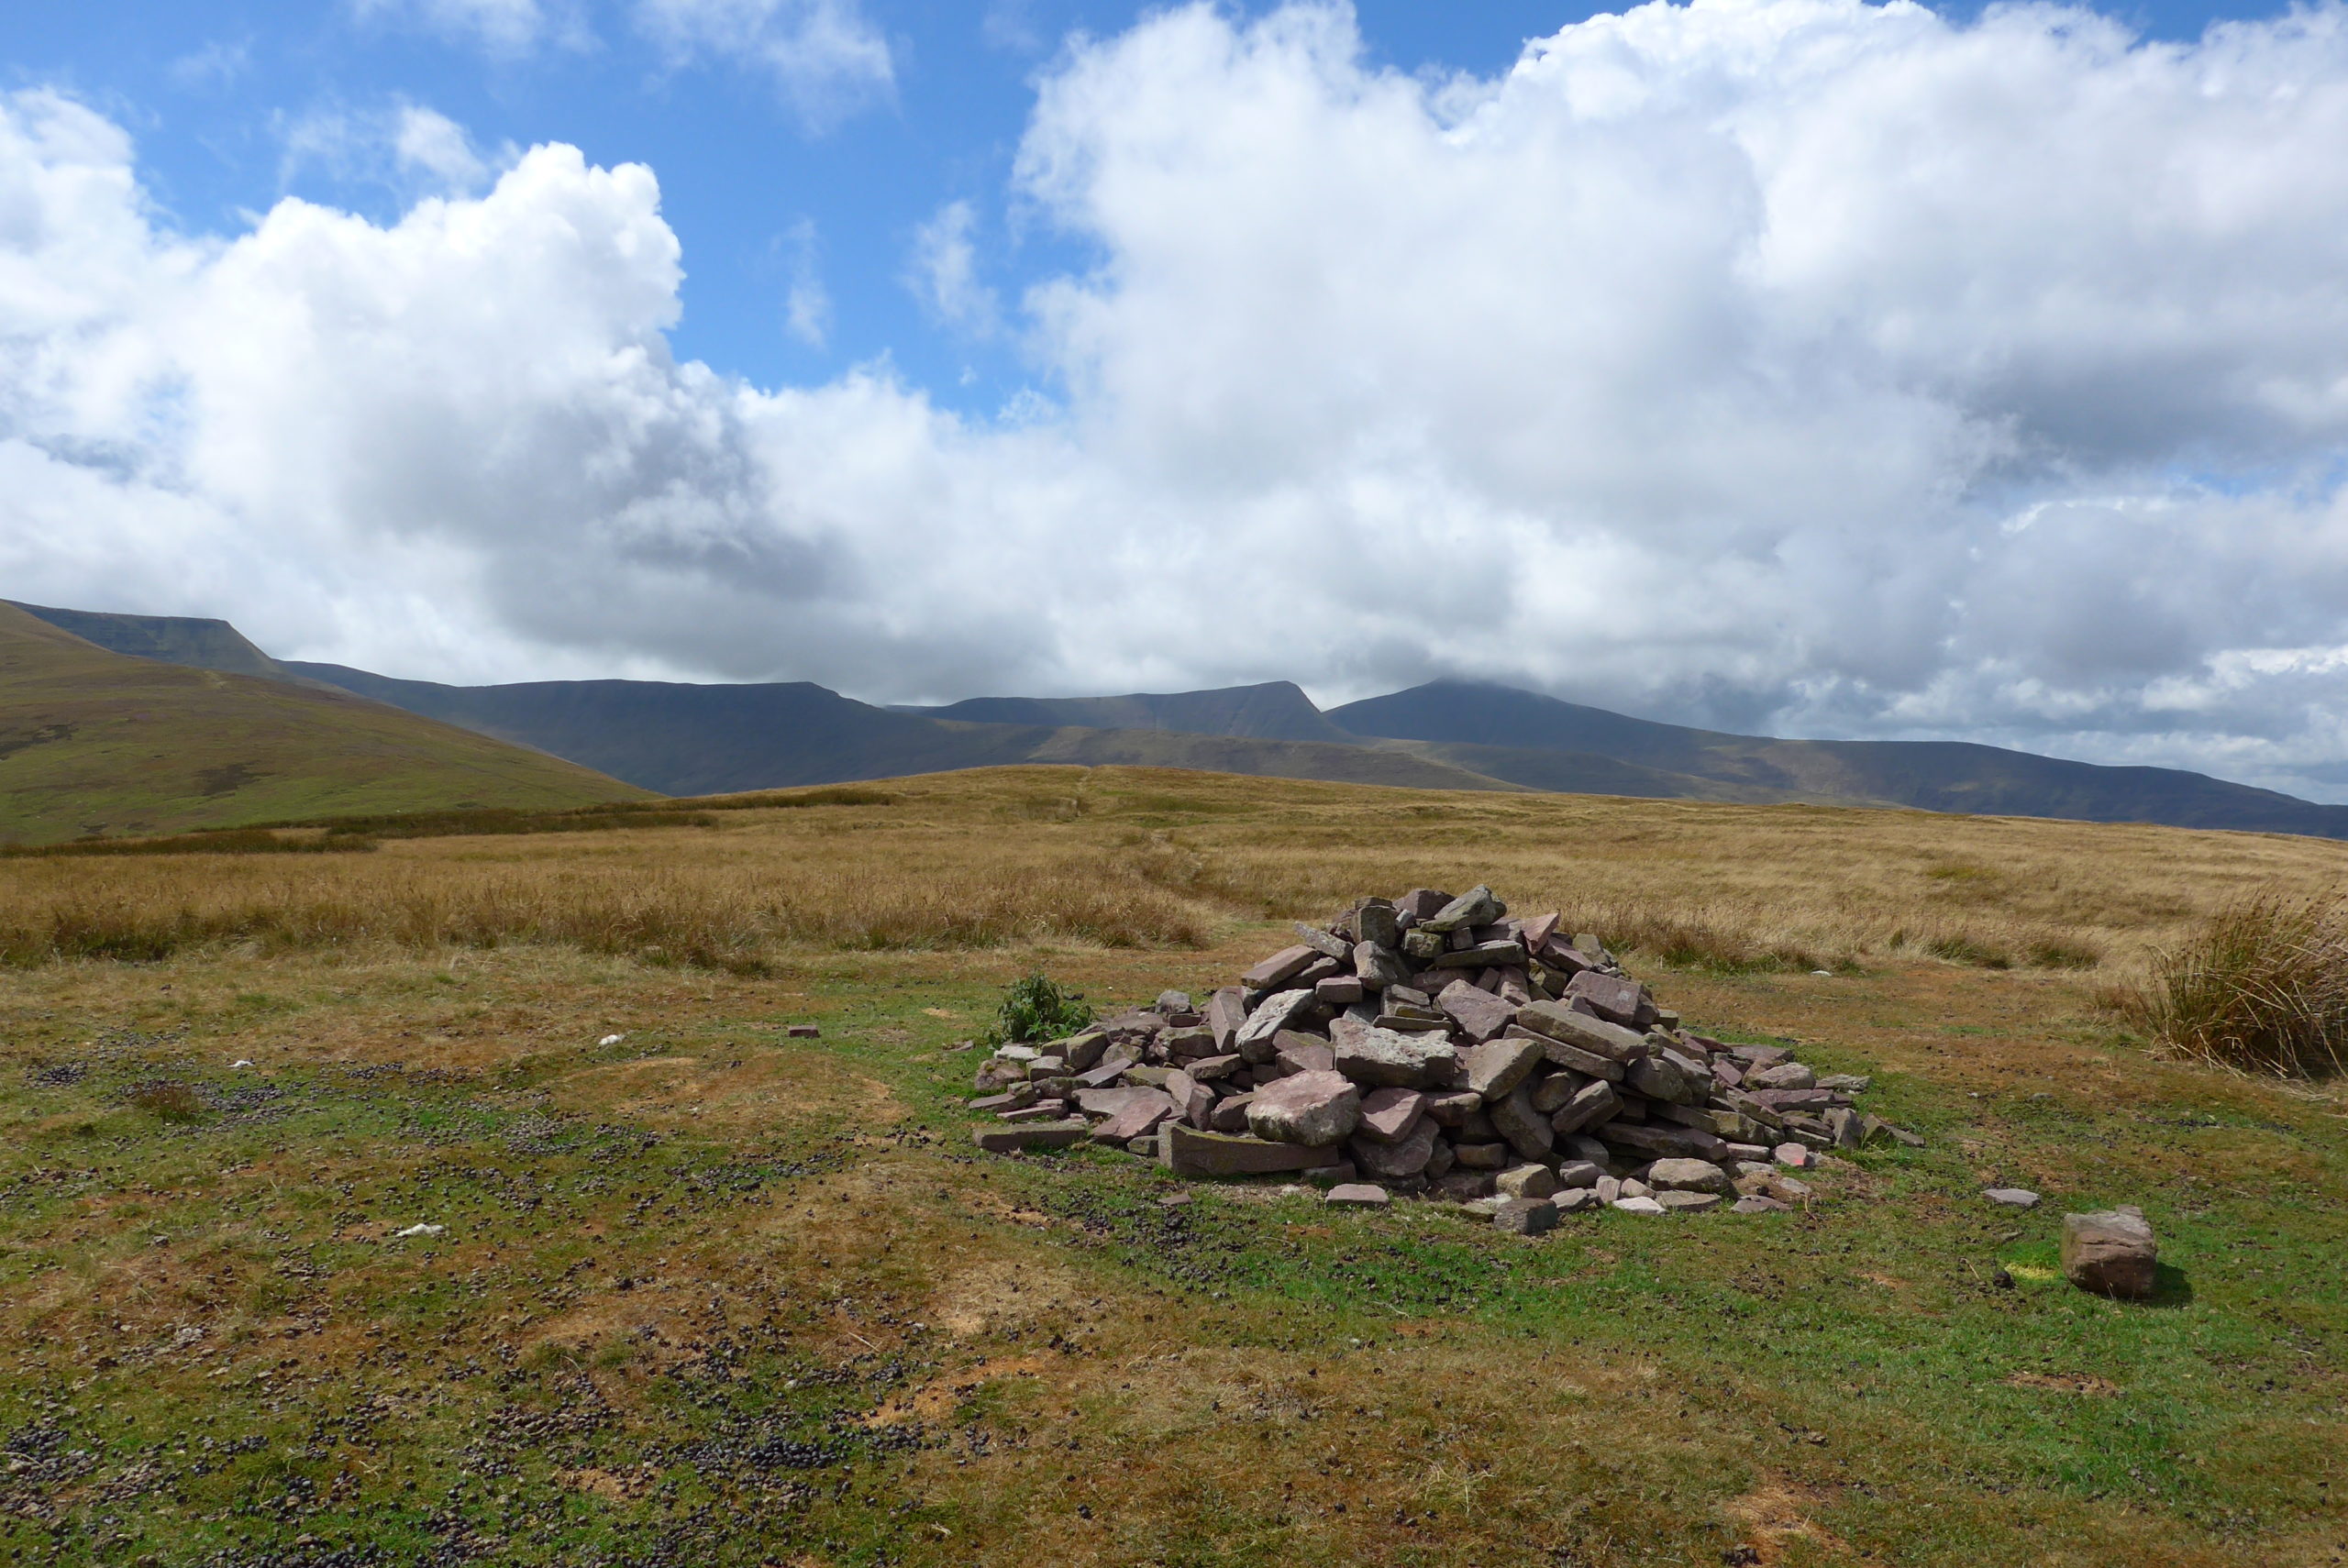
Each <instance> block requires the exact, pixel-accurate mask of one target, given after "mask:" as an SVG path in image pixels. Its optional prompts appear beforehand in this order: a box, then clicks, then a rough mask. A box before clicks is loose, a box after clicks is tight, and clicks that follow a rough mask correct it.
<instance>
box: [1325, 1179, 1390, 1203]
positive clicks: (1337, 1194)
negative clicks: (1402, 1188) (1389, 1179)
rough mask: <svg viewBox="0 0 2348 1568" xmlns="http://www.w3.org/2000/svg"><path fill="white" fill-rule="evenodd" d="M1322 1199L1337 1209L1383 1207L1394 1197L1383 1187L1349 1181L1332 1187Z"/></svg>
mask: <svg viewBox="0 0 2348 1568" xmlns="http://www.w3.org/2000/svg"><path fill="white" fill-rule="evenodd" d="M1321 1201H1322V1202H1324V1203H1326V1204H1328V1205H1330V1206H1331V1207H1332V1208H1335V1209H1383V1208H1385V1207H1386V1206H1387V1205H1389V1204H1390V1203H1392V1202H1393V1201H1394V1199H1393V1198H1392V1197H1390V1195H1389V1194H1388V1193H1387V1190H1386V1189H1385V1188H1384V1187H1373V1186H1372V1185H1370V1184H1369V1183H1368V1182H1359V1181H1349V1182H1344V1183H1341V1184H1339V1185H1338V1186H1335V1187H1331V1188H1330V1189H1329V1191H1328V1195H1327V1196H1326V1197H1324V1198H1322V1199H1321Z"/></svg>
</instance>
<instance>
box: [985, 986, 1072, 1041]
mask: <svg viewBox="0 0 2348 1568" xmlns="http://www.w3.org/2000/svg"><path fill="white" fill-rule="evenodd" d="M1091 1021H1092V1007H1091V1003H1089V1002H1087V1001H1086V1000H1085V999H1083V998H1082V997H1080V996H1079V995H1078V994H1077V993H1076V992H1074V991H1069V990H1063V989H1061V988H1060V987H1059V986H1058V984H1057V983H1055V982H1054V981H1052V980H1051V979H1049V978H1047V977H1045V976H1042V975H1030V976H1028V977H1026V978H1025V979H1024V980H1014V981H1013V982H1012V983H1011V985H1010V986H1008V987H1006V988H1004V990H1003V993H1002V1009H1001V1010H999V1011H997V1012H996V1014H995V1021H994V1026H993V1027H992V1028H991V1029H989V1030H988V1031H987V1032H986V1040H985V1043H986V1044H988V1045H1009V1044H1013V1043H1023V1044H1025V1043H1035V1042H1037V1041H1042V1040H1059V1039H1064V1038H1066V1037H1067V1036H1069V1035H1070V1034H1073V1033H1075V1032H1077V1031H1078V1030H1080V1029H1081V1028H1083V1027H1084V1026H1085V1025H1086V1024H1088V1023H1090V1022H1091Z"/></svg>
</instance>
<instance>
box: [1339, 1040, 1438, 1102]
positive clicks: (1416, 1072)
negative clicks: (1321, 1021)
mask: <svg viewBox="0 0 2348 1568" xmlns="http://www.w3.org/2000/svg"><path fill="white" fill-rule="evenodd" d="M1332 1046H1333V1049H1334V1051H1335V1057H1336V1068H1337V1071H1338V1072H1340V1073H1343V1074H1344V1075H1345V1076H1346V1077H1349V1078H1351V1079H1353V1080H1354V1081H1355V1082H1356V1083H1358V1084H1362V1085H1365V1086H1367V1087H1370V1088H1451V1087H1452V1086H1453V1083H1454V1082H1455V1081H1456V1077H1457V1076H1458V1071H1459V1054H1458V1053H1457V1052H1456V1051H1454V1050H1453V1049H1452V1048H1451V1044H1450V1043H1449V1042H1448V1041H1445V1040H1444V1039H1442V1038H1441V1037H1440V1036H1435V1037H1429V1036H1426V1035H1405V1034H1400V1033H1397V1032H1394V1031H1393V1030H1390V1029H1379V1028H1370V1029H1363V1030H1354V1031H1348V1032H1346V1034H1344V1035H1343V1036H1342V1037H1339V1038H1337V1039H1335V1040H1334V1041H1333V1042H1332Z"/></svg>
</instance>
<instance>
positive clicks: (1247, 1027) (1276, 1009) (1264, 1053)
mask: <svg viewBox="0 0 2348 1568" xmlns="http://www.w3.org/2000/svg"><path fill="white" fill-rule="evenodd" d="M1305 951H1306V952H1308V953H1310V952H1311V951H1312V949H1311V948H1306V949H1305ZM1312 1005H1313V996H1312V992H1311V991H1310V990H1303V989H1298V990H1288V991H1275V992H1274V993H1272V994H1271V995H1270V996H1268V997H1266V998H1265V999H1263V1000H1262V1001H1260V1002H1258V1003H1257V1004H1256V1010H1255V1011H1253V1012H1251V1013H1249V1014H1248V1015H1247V1021H1246V1022H1245V1023H1243V1024H1241V1025H1240V1026H1239V1032H1238V1033H1237V1034H1235V1035H1234V1036H1233V1037H1232V1045H1233V1047H1234V1048H1235V1050H1237V1051H1238V1053H1239V1054H1240V1055H1242V1056H1245V1057H1246V1059H1247V1060H1249V1061H1251V1062H1268V1061H1270V1060H1271V1059H1272V1037H1273V1036H1274V1035H1276V1034H1278V1033H1279V1032H1280V1031H1281V1030H1283V1029H1286V1028H1288V1027H1289V1026H1290V1024H1293V1023H1294V1022H1296V1021H1297V1020H1298V1019H1300V1018H1301V1017H1302V1016H1303V1015H1304V1013H1305V1012H1306V1011H1307V1010H1310V1009H1311V1008H1312Z"/></svg>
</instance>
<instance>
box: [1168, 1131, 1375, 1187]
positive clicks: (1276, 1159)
mask: <svg viewBox="0 0 2348 1568" xmlns="http://www.w3.org/2000/svg"><path fill="white" fill-rule="evenodd" d="M1157 1162H1158V1164H1160V1165H1164V1166H1165V1167H1166V1168H1167V1169H1168V1170H1170V1171H1172V1172H1173V1173H1174V1174H1175V1175H1176V1176H1265V1175H1268V1174H1270V1173H1272V1172H1275V1171H1302V1170H1311V1169H1312V1168H1314V1167H1315V1166H1318V1165H1335V1164H1336V1163H1337V1152H1336V1151H1335V1149H1332V1148H1315V1147H1309V1146H1307V1145H1305V1144H1302V1143H1267V1142H1265V1141H1264V1140H1263V1139H1260V1138H1238V1137H1233V1136H1231V1135H1230V1134H1228V1133H1224V1132H1199V1131H1198V1130H1197V1129H1196V1128H1192V1127H1186V1126H1184V1125H1183V1124H1182V1123H1181V1122H1180V1121H1168V1122H1165V1123H1163V1124H1161V1125H1160V1126H1159V1128H1158V1130H1157Z"/></svg>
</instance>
